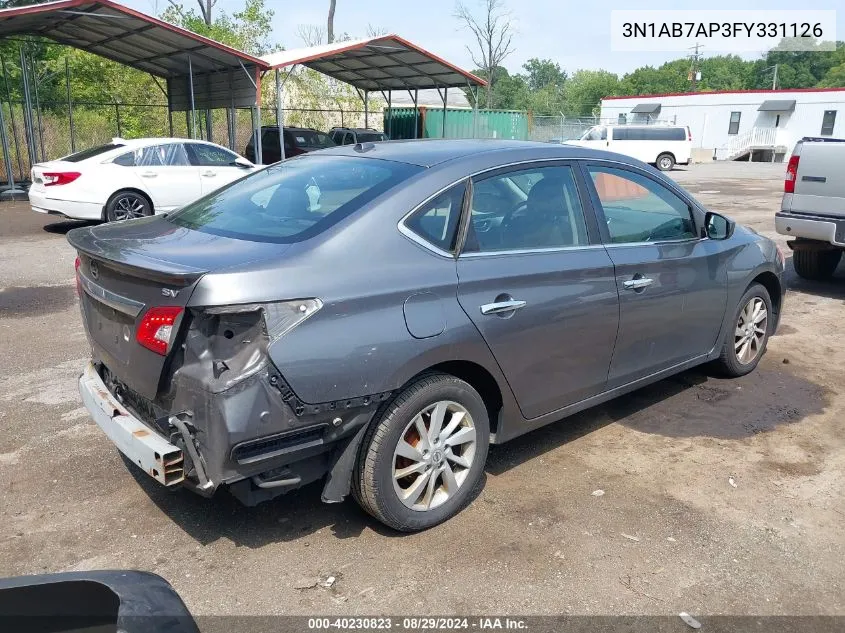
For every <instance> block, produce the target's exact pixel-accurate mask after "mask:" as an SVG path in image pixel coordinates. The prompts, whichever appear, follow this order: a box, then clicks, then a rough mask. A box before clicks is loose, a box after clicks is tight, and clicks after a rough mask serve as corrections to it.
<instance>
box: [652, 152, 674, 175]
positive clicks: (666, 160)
mask: <svg viewBox="0 0 845 633" xmlns="http://www.w3.org/2000/svg"><path fill="white" fill-rule="evenodd" d="M655 164H656V165H657V168H658V169H659V170H660V171H672V168H673V167H674V166H675V157H674V156H672V154H661V155H660V156H658V157H657V162H656V163H655Z"/></svg>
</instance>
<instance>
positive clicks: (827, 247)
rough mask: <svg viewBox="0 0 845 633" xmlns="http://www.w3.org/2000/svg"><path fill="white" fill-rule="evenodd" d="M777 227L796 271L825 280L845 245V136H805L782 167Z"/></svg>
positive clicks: (776, 218) (807, 276) (834, 268)
mask: <svg viewBox="0 0 845 633" xmlns="http://www.w3.org/2000/svg"><path fill="white" fill-rule="evenodd" d="M783 191H784V193H783V200H782V202H781V206H780V212H779V213H777V214H775V228H776V230H777V232H778V233H780V234H781V235H787V236H791V237H794V238H795V239H794V240H792V241H790V242H788V244H787V245H788V246H789V248H791V249H792V251H793V257H792V263H793V265H794V266H795V272H796V273H798V275H799V276H800V277H803V278H804V279H828V278H829V277H831V275H833V272H834V271H835V270H836V267H837V265H838V264H839V260H840V259H841V258H842V250H843V249H845V139H831V138H809V137H808V138H803V139H801V140H800V141H799V142H798V144H797V145H796V146H795V150H794V151H793V153H792V156H791V157H790V158H789V163H788V165H787V168H786V179H785V180H784V187H783Z"/></svg>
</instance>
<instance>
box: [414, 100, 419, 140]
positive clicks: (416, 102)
mask: <svg viewBox="0 0 845 633" xmlns="http://www.w3.org/2000/svg"><path fill="white" fill-rule="evenodd" d="M419 129H420V91H419V90H418V89H416V88H415V89H414V138H419V137H420V133H419Z"/></svg>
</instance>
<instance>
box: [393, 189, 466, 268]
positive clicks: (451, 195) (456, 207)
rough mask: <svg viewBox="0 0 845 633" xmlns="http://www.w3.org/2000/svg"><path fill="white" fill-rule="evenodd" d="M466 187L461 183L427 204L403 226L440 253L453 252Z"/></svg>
mask: <svg viewBox="0 0 845 633" xmlns="http://www.w3.org/2000/svg"><path fill="white" fill-rule="evenodd" d="M465 190H466V185H465V184H464V183H463V182H461V183H460V184H457V185H455V186H454V187H452V188H451V189H449V190H447V191H444V192H443V193H441V194H440V195H439V196H437V197H436V198H435V199H434V200H432V201H430V202H427V203H426V204H424V205H423V206H422V207H421V208H420V209H418V210H417V211H416V212H415V213H414V214H413V215H412V216H411V217H410V218H408V219H407V220H406V221H405V226H407V227H408V228H409V229H411V230H412V231H413V232H414V233H416V234H417V235H419V236H420V237H421V238H423V239H424V240H425V241H426V242H429V243H430V244H433V245H434V246H436V247H437V248H439V249H440V250H441V251H448V252H450V253H454V252H455V242H456V239H457V235H458V223H459V221H460V218H461V206H462V205H463V201H464V191H465Z"/></svg>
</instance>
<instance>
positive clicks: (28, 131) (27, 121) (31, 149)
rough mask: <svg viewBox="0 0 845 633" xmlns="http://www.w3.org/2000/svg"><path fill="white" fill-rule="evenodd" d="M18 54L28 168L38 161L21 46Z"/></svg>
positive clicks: (24, 58)
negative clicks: (19, 58)
mask: <svg viewBox="0 0 845 633" xmlns="http://www.w3.org/2000/svg"><path fill="white" fill-rule="evenodd" d="M20 54H21V80H22V82H23V99H24V103H23V119H24V132H25V135H26V148H27V151H28V153H29V167H30V169H31V168H32V166H33V165H34V164H35V163H36V162H38V159H37V157H36V152H35V139H33V137H32V134H33V130H32V99H31V98H30V95H29V72H28V69H27V63H26V53H25V52H24V50H23V46H21V47H20Z"/></svg>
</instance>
